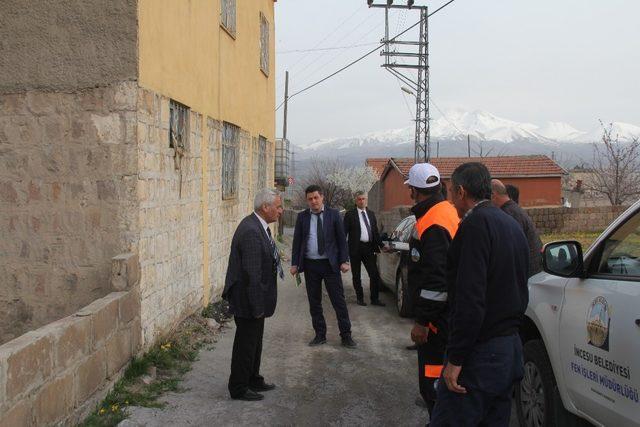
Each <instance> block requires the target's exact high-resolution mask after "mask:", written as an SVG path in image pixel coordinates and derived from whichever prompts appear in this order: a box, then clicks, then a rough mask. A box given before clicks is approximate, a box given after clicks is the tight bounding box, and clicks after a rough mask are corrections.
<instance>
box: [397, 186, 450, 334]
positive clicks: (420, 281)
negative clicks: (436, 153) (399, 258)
mask: <svg viewBox="0 0 640 427" xmlns="http://www.w3.org/2000/svg"><path fill="white" fill-rule="evenodd" d="M442 201H444V198H443V197H442V195H440V194H437V195H435V196H433V197H431V198H429V199H427V200H424V201H422V202H420V203H417V204H416V205H415V206H414V207H413V208H411V211H412V212H413V214H414V215H415V217H416V221H417V220H419V219H420V218H422V217H423V216H424V215H425V214H426V213H427V212H428V211H429V209H431V208H432V207H433V206H435V205H436V204H438V203H440V202H442ZM450 243H451V236H450V235H449V232H448V231H447V230H446V229H445V228H444V227H441V226H439V225H432V226H431V227H429V228H427V229H426V230H425V231H424V232H423V233H422V236H418V235H417V230H416V229H415V228H414V231H413V234H412V235H411V239H410V240H409V261H408V271H407V273H408V279H409V293H410V295H411V306H412V307H413V315H414V317H415V320H416V322H418V323H420V324H422V325H427V324H428V323H429V322H431V323H433V324H434V325H436V326H438V327H439V328H440V329H443V330H444V329H445V328H446V320H447V301H446V299H445V300H444V301H438V300H434V299H425V298H422V297H421V296H420V293H421V292H422V290H426V291H430V292H436V293H442V295H443V298H446V297H445V296H444V295H446V292H447V277H446V268H447V251H448V250H449V244H450ZM414 249H415V250H417V251H418V253H419V254H420V257H419V259H418V260H417V261H414V259H415V257H412V256H411V253H412V252H413V250H414Z"/></svg>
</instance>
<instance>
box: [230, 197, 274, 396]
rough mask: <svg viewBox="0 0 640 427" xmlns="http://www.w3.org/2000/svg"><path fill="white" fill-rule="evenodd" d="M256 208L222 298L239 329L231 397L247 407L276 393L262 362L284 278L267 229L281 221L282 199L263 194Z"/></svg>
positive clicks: (239, 240)
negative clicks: (266, 330) (263, 372)
mask: <svg viewBox="0 0 640 427" xmlns="http://www.w3.org/2000/svg"><path fill="white" fill-rule="evenodd" d="M253 206H254V212H253V213H252V214H251V215H249V216H247V217H245V218H244V219H243V220H242V221H241V222H240V224H239V225H238V228H237V229H236V231H235V233H234V235H233V240H232V241H231V253H230V254H229V266H228V267H227V276H226V279H225V286H224V291H223V293H222V297H223V298H224V299H225V300H227V301H228V302H229V311H230V312H231V314H233V316H234V320H235V323H236V335H235V339H234V341H233V353H232V356H231V375H230V377H229V393H230V394H231V398H232V399H238V400H246V401H253V400H262V399H263V398H264V396H263V395H262V394H259V392H264V391H269V390H273V389H274V388H275V385H273V384H268V383H266V382H265V380H264V378H263V377H262V376H261V375H260V360H261V358H262V336H263V332H264V319H265V318H267V317H270V316H272V315H273V313H274V312H275V309H276V300H277V276H280V278H281V279H283V278H284V273H283V270H282V263H281V260H280V254H279V253H278V249H277V247H276V244H275V241H274V240H273V236H272V234H271V230H270V229H269V224H270V223H273V222H276V221H277V220H278V218H279V217H280V215H282V198H281V196H280V193H278V192H277V191H275V190H271V189H263V190H260V191H259V192H258V194H256V196H255V199H254V202H253Z"/></svg>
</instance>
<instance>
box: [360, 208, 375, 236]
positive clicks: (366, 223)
mask: <svg viewBox="0 0 640 427" xmlns="http://www.w3.org/2000/svg"><path fill="white" fill-rule="evenodd" d="M360 213H361V214H362V219H363V220H364V225H365V226H366V227H367V235H368V236H369V242H373V237H372V236H371V225H369V220H368V219H367V215H366V214H365V213H364V211H362V212H360Z"/></svg>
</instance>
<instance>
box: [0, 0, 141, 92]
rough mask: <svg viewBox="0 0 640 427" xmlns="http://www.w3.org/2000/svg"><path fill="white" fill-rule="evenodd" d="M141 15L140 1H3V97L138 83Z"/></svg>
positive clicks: (0, 88) (0, 60) (0, 80)
mask: <svg viewBox="0 0 640 427" xmlns="http://www.w3.org/2000/svg"><path fill="white" fill-rule="evenodd" d="M137 16H138V1H137V0H110V1H103V0H82V1H74V0H56V1H35V2H34V1H24V0H3V1H2V2H1V4H0V52H1V54H0V93H18V92H24V91H26V90H31V89H46V90H77V89H78V88H91V87H95V86H105V85H109V84H113V83H115V82H120V81H126V80H129V81H135V80H137V77H138V20H137ZM109 28H113V29H114V31H107V30H106V29H109ZM115 29H117V31H116V30H115Z"/></svg>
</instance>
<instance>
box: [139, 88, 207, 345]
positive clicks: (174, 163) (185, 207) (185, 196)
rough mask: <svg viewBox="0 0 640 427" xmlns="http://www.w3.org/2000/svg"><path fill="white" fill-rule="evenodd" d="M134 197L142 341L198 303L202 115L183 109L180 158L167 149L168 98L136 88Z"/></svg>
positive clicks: (148, 341) (150, 339) (200, 289)
mask: <svg viewBox="0 0 640 427" xmlns="http://www.w3.org/2000/svg"><path fill="white" fill-rule="evenodd" d="M138 98H139V107H140V108H139V111H138V124H137V129H138V140H137V141H138V144H137V146H138V193H137V194H138V199H139V203H140V206H139V209H140V211H139V218H140V242H139V256H140V264H141V271H142V280H141V283H140V291H141V297H142V313H141V318H142V325H143V338H144V343H145V345H148V344H151V343H153V341H154V340H155V339H156V338H157V337H158V336H159V335H161V334H162V333H165V332H167V331H168V330H169V329H171V328H172V327H173V326H174V325H176V324H177V322H179V321H181V320H182V319H184V318H185V317H186V316H188V315H189V314H192V313H193V312H194V311H195V310H196V309H197V308H198V307H201V304H202V295H203V285H202V283H203V281H202V263H203V258H202V245H203V238H202V207H201V194H202V154H201V144H202V116H201V115H199V114H197V113H195V112H193V111H191V112H190V113H189V126H188V129H189V135H188V138H187V141H186V146H185V152H184V157H182V159H181V160H179V158H176V153H175V150H174V149H173V148H170V147H169V99H168V98H166V97H164V96H161V95H159V94H157V93H154V92H152V91H148V90H145V89H139V93H138Z"/></svg>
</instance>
